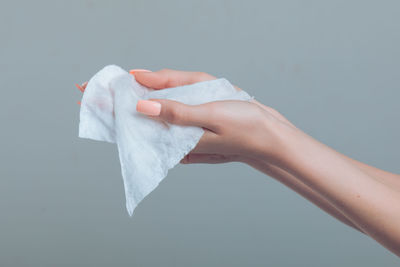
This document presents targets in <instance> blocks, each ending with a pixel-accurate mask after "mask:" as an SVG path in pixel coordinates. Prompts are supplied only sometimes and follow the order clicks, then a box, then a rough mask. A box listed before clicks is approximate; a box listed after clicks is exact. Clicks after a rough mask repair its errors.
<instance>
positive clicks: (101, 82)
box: [79, 65, 251, 216]
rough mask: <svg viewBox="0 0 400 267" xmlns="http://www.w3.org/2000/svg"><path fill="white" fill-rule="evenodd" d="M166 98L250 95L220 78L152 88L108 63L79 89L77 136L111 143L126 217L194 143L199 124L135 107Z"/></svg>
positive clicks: (187, 99) (193, 99)
mask: <svg viewBox="0 0 400 267" xmlns="http://www.w3.org/2000/svg"><path fill="white" fill-rule="evenodd" d="M149 98H159V99H162V98H166V99H172V100H176V101H179V102H183V103H185V104H189V105H197V104H202V103H206V102H211V101H217V100H228V99H229V100H250V99H251V97H250V96H249V95H248V94H247V93H246V92H244V91H237V90H236V89H235V88H234V87H233V86H232V85H231V84H230V83H229V82H228V81H227V80H226V79H217V80H212V81H206V82H200V83H196V84H192V85H186V86H180V87H175V88H169V89H163V90H152V89H149V88H146V87H144V86H142V85H140V84H139V83H137V82H136V80H135V78H134V76H133V75H131V74H129V73H128V72H126V71H125V70H123V69H121V68H120V67H118V66H115V65H110V66H106V67H105V68H103V69H102V70H100V71H99V72H98V73H97V74H96V75H94V76H93V77H92V78H91V79H90V81H89V83H88V85H87V87H86V90H85V92H84V95H83V98H82V103H81V110H80V123H79V137H81V138H89V139H94V140H98V141H107V142H111V143H116V144H117V146H118V152H119V159H120V162H121V171H122V177H123V181H124V188H125V196H126V208H127V210H128V213H129V215H130V216H132V213H133V211H134V209H135V208H136V206H137V205H138V204H139V202H140V201H142V199H143V198H144V197H146V196H147V195H148V194H149V193H150V192H151V191H153V190H154V189H155V188H156V187H157V185H158V184H159V183H160V182H161V180H162V179H164V178H165V176H167V172H168V170H169V169H171V168H173V167H174V166H175V165H176V164H178V163H179V162H180V160H181V159H182V158H183V157H184V156H185V155H186V154H188V153H189V152H190V151H191V150H192V149H193V148H194V147H195V146H196V144H197V143H198V141H199V140H200V138H201V136H202V135H203V132H204V131H203V129H202V128H200V127H194V126H190V127H188V126H179V125H172V124H164V123H161V122H159V121H156V120H154V119H151V118H149V117H147V116H145V115H143V114H140V113H138V112H137V111H136V103H137V101H138V100H140V99H149Z"/></svg>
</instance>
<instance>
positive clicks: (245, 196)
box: [0, 0, 400, 266]
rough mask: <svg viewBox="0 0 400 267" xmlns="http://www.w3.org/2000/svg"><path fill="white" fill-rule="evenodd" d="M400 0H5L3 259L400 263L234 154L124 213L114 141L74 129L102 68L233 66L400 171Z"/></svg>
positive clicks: (322, 129)
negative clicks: (84, 96)
mask: <svg viewBox="0 0 400 267" xmlns="http://www.w3.org/2000/svg"><path fill="white" fill-rule="evenodd" d="M399 10H400V4H399V1H317V0H315V1H216V0H213V1H205V0H201V1H161V0H160V1H126V2H123V1H62V2H60V1H24V2H19V1H2V2H1V4H0V36H1V43H0V47H1V49H0V77H1V92H2V96H1V99H2V101H1V105H0V111H1V112H0V116H1V123H2V126H1V131H0V137H1V139H0V140H1V141H0V142H1V149H0V157H1V161H0V162H1V163H0V164H1V168H0V176H1V178H0V265H1V266H267V265H270V266H398V264H399V262H398V258H397V257H395V256H394V255H392V254H391V253H389V252H388V251H386V250H385V249H383V248H382V247H381V246H380V245H378V244H377V243H375V242H374V241H373V240H371V239H370V238H368V237H366V236H364V235H361V234H360V233H358V232H356V231H354V230H352V229H350V228H348V227H346V226H344V225H342V224H341V223H339V222H337V221H335V220H334V219H332V218H331V217H329V216H328V215H327V214H325V213H324V212H322V211H320V210H319V209H317V208H316V207H314V206H313V205H311V204H310V203H308V202H307V201H305V200H304V199H303V198H301V197H299V196H298V195H296V194H295V193H293V192H291V191H290V190H288V189H286V188H285V187H284V186H282V185H281V184H279V183H277V182H276V181H274V180H272V179H271V178H269V177H267V176H264V175H262V174H261V173H258V172H256V171H255V170H252V169H251V168H249V167H247V166H244V165H241V164H226V165H212V166H209V165H191V166H178V167H176V168H175V169H173V170H172V171H171V172H170V173H169V176H168V178H167V179H166V180H165V181H163V182H162V183H161V185H160V186H159V187H158V188H157V189H156V190H155V191H154V192H153V193H152V194H151V195H150V196H149V197H147V198H146V199H145V201H143V202H142V203H141V204H140V205H139V207H138V208H137V210H136V214H135V216H134V217H133V218H132V219H131V218H129V217H128V215H127V213H126V210H125V202H124V201H125V198H124V193H123V185H122V179H121V175H120V167H119V161H118V157H117V151H116V148H115V147H114V146H113V145H110V144H106V143H99V142H94V141H89V140H80V139H79V138H78V137H77V133H78V121H79V118H78V114H79V106H78V105H77V104H76V102H77V101H78V100H79V99H80V92H79V91H78V90H76V88H75V87H74V83H76V82H78V83H81V82H84V81H86V80H87V79H88V78H90V77H91V76H92V75H93V74H94V73H95V72H97V71H98V70H99V69H100V68H102V67H103V66H105V65H107V64H110V63H114V64H118V65H120V66H122V67H124V68H126V69H129V68H147V69H151V70H157V69H161V68H166V67H168V68H175V69H183V70H200V71H205V72H209V73H212V74H214V75H217V76H219V77H226V78H227V79H229V80H231V81H232V82H233V83H235V84H237V85H239V86H240V87H242V88H243V89H245V90H246V91H248V92H249V93H250V94H252V95H255V96H256V97H257V98H258V99H259V100H260V101H261V102H263V103H266V104H268V105H270V106H272V107H274V108H277V109H278V110H279V111H281V112H282V113H283V114H284V115H286V116H287V117H288V118H289V119H290V120H291V121H293V122H294V123H295V124H296V125H298V126H299V127H300V128H302V129H303V130H305V131H306V132H308V133H309V134H311V135H312V136H314V137H315V138H317V139H319V140H321V141H322V142H324V143H326V144H328V145H330V146H332V147H334V148H335V149H337V150H339V151H340V152H343V153H345V154H347V155H349V156H352V157H354V158H356V159H358V160H361V161H364V162H367V163H369V164H372V165H374V166H378V167H380V168H383V169H386V170H389V171H392V172H397V173H399V172H400V164H399V162H400V152H399V148H400V147H399V140H398V137H399V135H400V123H399V114H400V108H399V104H398V101H399V98H400V90H399V76H400V75H399V70H400V63H399V62H400V53H399V47H400V16H399Z"/></svg>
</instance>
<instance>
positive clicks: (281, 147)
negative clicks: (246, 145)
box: [257, 119, 307, 167]
mask: <svg viewBox="0 0 400 267" xmlns="http://www.w3.org/2000/svg"><path fill="white" fill-rule="evenodd" d="M264 127H265V129H264V131H265V132H268V133H269V134H270V137H271V140H265V139H264V141H263V146H262V152H261V154H260V155H259V157H258V158H257V159H261V160H263V161H265V162H270V163H273V164H274V165H276V166H278V167H284V166H283V165H285V164H287V163H288V161H289V160H290V159H291V158H292V157H294V156H295V154H296V151H297V149H296V147H297V146H298V144H299V143H301V142H302V141H301V139H303V138H305V137H306V136H307V135H306V134H305V133H304V132H302V131H301V130H299V129H298V128H296V127H294V126H293V125H289V124H287V123H285V122H282V121H279V120H276V119H275V120H266V121H265V123H264Z"/></svg>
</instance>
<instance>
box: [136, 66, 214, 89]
mask: <svg viewBox="0 0 400 267" xmlns="http://www.w3.org/2000/svg"><path fill="white" fill-rule="evenodd" d="M133 75H134V76H135V79H136V81H137V82H138V83H140V84H142V85H144V86H146V87H149V88H153V89H164V88H171V87H177V86H182V85H189V84H193V83H198V82H203V81H210V80H215V79H216V77H214V76H212V75H210V74H207V73H204V72H192V71H178V70H170V69H163V70H159V71H156V72H143V71H139V72H135V73H134V74H133Z"/></svg>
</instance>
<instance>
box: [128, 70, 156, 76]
mask: <svg viewBox="0 0 400 267" xmlns="http://www.w3.org/2000/svg"><path fill="white" fill-rule="evenodd" d="M137 72H151V70H145V69H133V70H130V71H129V73H130V74H132V75H135V73H137Z"/></svg>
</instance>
